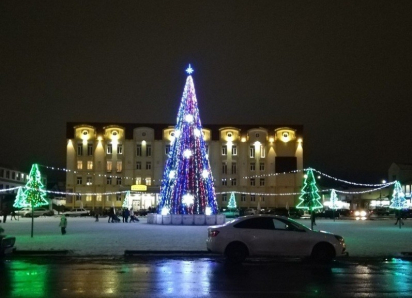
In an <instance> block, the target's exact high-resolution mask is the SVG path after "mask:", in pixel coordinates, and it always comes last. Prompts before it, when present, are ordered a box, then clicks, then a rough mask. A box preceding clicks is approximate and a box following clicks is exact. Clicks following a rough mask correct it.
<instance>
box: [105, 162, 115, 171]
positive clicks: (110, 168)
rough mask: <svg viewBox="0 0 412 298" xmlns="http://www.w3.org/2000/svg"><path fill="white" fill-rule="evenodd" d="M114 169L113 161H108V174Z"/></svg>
mask: <svg viewBox="0 0 412 298" xmlns="http://www.w3.org/2000/svg"><path fill="white" fill-rule="evenodd" d="M112 167H113V163H112V161H111V160H108V161H107V163H106V169H107V172H111V171H112Z"/></svg>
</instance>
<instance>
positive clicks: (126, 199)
mask: <svg viewBox="0 0 412 298" xmlns="http://www.w3.org/2000/svg"><path fill="white" fill-rule="evenodd" d="M130 205H131V199H130V191H127V192H126V195H125V197H124V201H123V205H122V207H123V208H130Z"/></svg>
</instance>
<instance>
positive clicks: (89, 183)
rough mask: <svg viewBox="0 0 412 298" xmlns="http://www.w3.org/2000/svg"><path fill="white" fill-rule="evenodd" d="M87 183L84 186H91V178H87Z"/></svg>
mask: <svg viewBox="0 0 412 298" xmlns="http://www.w3.org/2000/svg"><path fill="white" fill-rule="evenodd" d="M86 181H87V182H86V185H92V184H93V180H92V177H90V176H89V177H87V180H86Z"/></svg>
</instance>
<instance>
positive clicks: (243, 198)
mask: <svg viewBox="0 0 412 298" xmlns="http://www.w3.org/2000/svg"><path fill="white" fill-rule="evenodd" d="M240 201H241V202H246V195H245V194H244V193H242V194H241V195H240Z"/></svg>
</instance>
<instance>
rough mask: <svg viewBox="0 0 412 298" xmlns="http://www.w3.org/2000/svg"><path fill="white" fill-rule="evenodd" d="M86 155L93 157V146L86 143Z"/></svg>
mask: <svg viewBox="0 0 412 298" xmlns="http://www.w3.org/2000/svg"><path fill="white" fill-rule="evenodd" d="M87 155H88V156H92V155H93V144H91V143H88V144H87Z"/></svg>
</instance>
